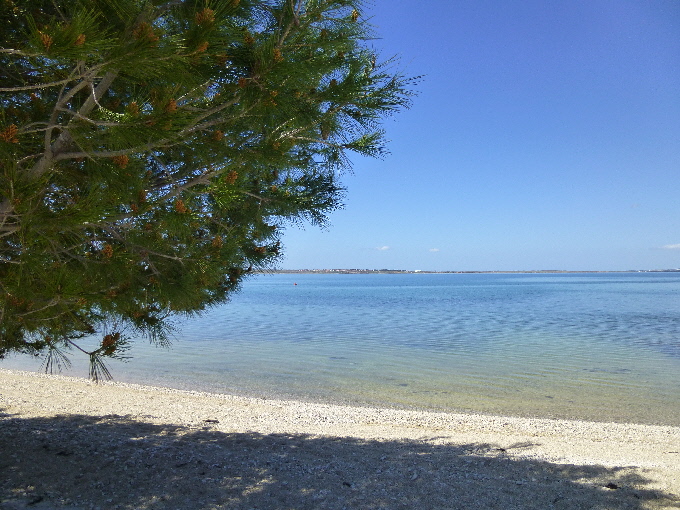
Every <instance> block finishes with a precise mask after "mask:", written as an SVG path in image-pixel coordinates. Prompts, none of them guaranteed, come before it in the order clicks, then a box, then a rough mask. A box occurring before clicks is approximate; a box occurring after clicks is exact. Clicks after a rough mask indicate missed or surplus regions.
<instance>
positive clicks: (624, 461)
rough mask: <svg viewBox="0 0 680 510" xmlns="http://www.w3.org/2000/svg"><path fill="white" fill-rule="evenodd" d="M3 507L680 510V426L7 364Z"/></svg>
mask: <svg viewBox="0 0 680 510" xmlns="http://www.w3.org/2000/svg"><path fill="white" fill-rule="evenodd" d="M0 508H3V509H24V508H26V509H28V508H31V509H38V510H40V509H42V510H48V509H53V508H68V509H94V508H100V509H115V508H118V509H163V508H172V509H192V510H194V509H217V508H235V509H240V508H243V509H252V508H257V509H269V508H276V509H279V508H282V509H307V508H309V509H341V508H361V509H392V508H395V509H411V508H418V509H419V510H422V509H427V508H432V509H435V508H441V509H444V508H446V509H491V508H498V509H505V510H507V509H532V508H535V509H548V508H554V509H569V510H573V509H579V508H583V509H585V508H588V509H661V508H664V509H665V508H680V427H664V426H648V425H632V424H611V423H592V422H580V421H566V420H547V419H529V418H510V417H497V416H482V415H468V414H453V413H436V412H420V411H407V410H396V409H378V408H369V407H351V406H340V405H331V404H315V403H305V402H297V401H280V400H269V399H255V398H245V397H236V396H230V395H218V394H208V393H199V392H186V391H177V390H171V389H166V388H153V387H146V386H137V385H129V384H122V383H106V384H99V385H96V384H93V383H91V382H89V381H86V380H82V379H76V378H70V377H63V376H48V375H44V374H35V373H29V372H19V371H11V370H1V369H0Z"/></svg>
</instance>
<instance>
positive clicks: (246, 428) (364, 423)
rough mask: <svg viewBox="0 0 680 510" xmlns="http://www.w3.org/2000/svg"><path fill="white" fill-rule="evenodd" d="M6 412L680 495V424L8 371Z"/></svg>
mask: <svg viewBox="0 0 680 510" xmlns="http://www.w3.org/2000/svg"><path fill="white" fill-rule="evenodd" d="M0 413H2V414H3V415H4V416H8V415H9V416H13V417H18V418H36V417H52V416H57V415H85V416H111V415H114V416H120V417H125V418H127V419H132V420H135V421H140V422H145V423H153V424H174V425H179V426H183V427H187V428H190V429H202V428H206V427H209V428H210V430H214V431H221V432H226V433H258V434H305V435H311V436H335V437H348V438H349V437H352V438H362V439H367V440H373V439H377V440H402V439H407V440H417V441H424V442H428V443H430V444H442V445H455V444H459V445H463V444H466V445H469V444H485V445H491V446H492V447H493V449H494V450H496V451H499V452H504V455H507V456H509V457H511V458H516V459H535V460H541V461H547V462H552V463H557V464H577V465H599V466H605V467H626V468H629V467H635V468H636V469H640V470H642V471H644V473H645V476H646V477H648V479H649V480H650V482H651V483H650V487H651V488H654V489H658V490H661V491H663V492H664V493H666V494H671V495H676V496H677V495H680V427H670V426H650V425H636V424H616V423H595V422H584V421H568V420H551V419H538V418H536V419H532V418H515V417H500V416H485V415H476V414H455V413H439V412H422V411H411V410H397V409H380V408H371V407H353V406H345V405H334V404H319V403H306V402H299V401H283V400H270V399H257V398H247V397H240V396H231V395H221V394H210V393H203V392H191V391H180V390H173V389H167V388H156V387H149V386H141V385H133V384H125V383H115V382H113V383H104V384H94V383H92V382H90V381H87V380H84V379H79V378H72V377H65V376H52V375H45V374H36V373H32V372H21V371H12V370H2V369H0Z"/></svg>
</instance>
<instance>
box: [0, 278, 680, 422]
mask: <svg viewBox="0 0 680 510" xmlns="http://www.w3.org/2000/svg"><path fill="white" fill-rule="evenodd" d="M131 354H132V355H133V356H134V359H133V360H132V361H131V362H129V363H127V364H122V363H117V364H113V365H112V366H111V368H112V371H113V373H114V376H115V378H116V379H117V380H123V381H130V382H140V383H147V384H158V385H166V386H172V387H177V388H185V389H202V390H209V391H218V392H227V393H237V394H246V395H255V396H269V397H273V396H277V397H286V398H300V399H309V400H322V401H335V402H348V403H358V404H374V405H375V404H377V405H389V406H404V407H417V408H427V409H443V410H465V411H476V412H487V413H502V414H513V415H524V416H528V415H530V416H547V417H559V418H582V419H593V420H607V421H610V420H611V421H632V422H639V423H658V424H670V425H680V377H679V374H680V274H674V273H606V274H560V275H547V274H540V275H537V274H509V275H508V274H434V275H432V274H390V275H388V274H373V275H341V274H312V275H300V274H298V275H288V274H277V275H261V276H258V277H255V278H253V279H251V280H249V281H248V282H246V284H245V285H244V288H243V290H242V292H241V293H240V294H239V295H237V296H235V297H234V299H233V301H232V302H231V303H230V304H228V305H226V306H224V307H220V308H217V309H214V310H211V311H210V312H209V313H206V314H205V315H204V316H203V317H201V318H200V319H192V320H190V321H188V322H186V323H185V324H184V325H183V327H182V331H181V334H180V335H179V336H178V339H177V341H176V343H175V345H174V346H173V348H172V350H170V351H169V352H164V351H159V350H158V349H155V348H151V347H149V346H147V345H145V344H144V343H143V342H140V343H139V344H138V345H136V346H135V347H134V348H133V349H132V351H131ZM77 360H78V356H77V355H75V354H74V361H77ZM74 364H75V363H74ZM38 366H39V362H37V361H34V360H27V359H22V358H14V359H10V360H6V361H5V362H2V363H0V367H7V368H24V369H26V368H28V369H37V368H38ZM67 373H68V374H73V375H83V374H84V373H85V367H84V366H82V367H74V369H72V370H71V371H69V372H67Z"/></svg>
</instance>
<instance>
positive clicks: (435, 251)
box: [430, 248, 439, 253]
mask: <svg viewBox="0 0 680 510" xmlns="http://www.w3.org/2000/svg"><path fill="white" fill-rule="evenodd" d="M430 251H431V252H432V253H437V252H438V251H439V248H430Z"/></svg>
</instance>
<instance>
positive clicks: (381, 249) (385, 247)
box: [376, 246, 390, 251]
mask: <svg viewBox="0 0 680 510" xmlns="http://www.w3.org/2000/svg"><path fill="white" fill-rule="evenodd" d="M389 249H390V247H389V246H378V247H377V248H376V250H380V251H385V250H389Z"/></svg>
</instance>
